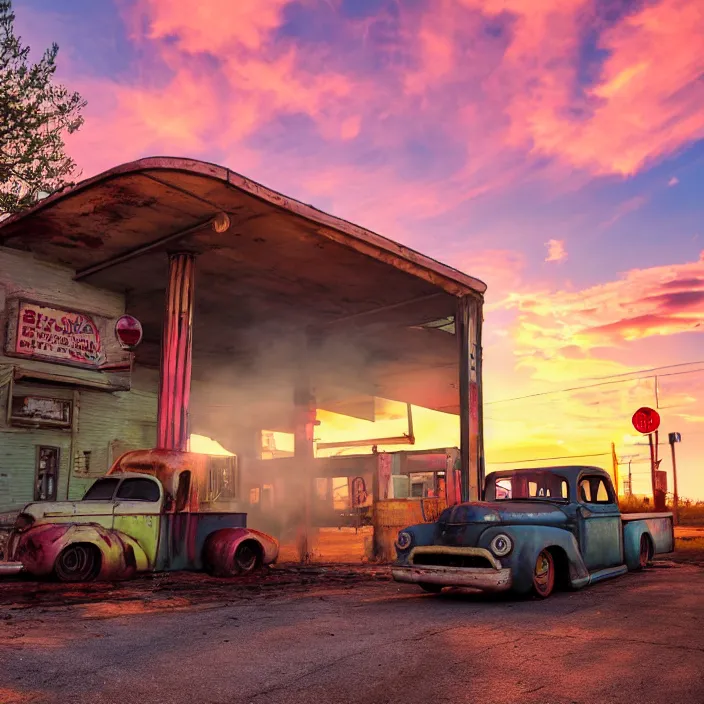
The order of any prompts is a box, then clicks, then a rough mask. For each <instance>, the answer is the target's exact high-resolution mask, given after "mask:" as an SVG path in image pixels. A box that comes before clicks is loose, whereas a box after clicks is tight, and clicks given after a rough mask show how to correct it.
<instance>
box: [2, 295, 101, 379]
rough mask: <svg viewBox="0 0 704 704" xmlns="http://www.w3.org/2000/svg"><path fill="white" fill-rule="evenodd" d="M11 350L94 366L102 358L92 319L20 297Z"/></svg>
mask: <svg viewBox="0 0 704 704" xmlns="http://www.w3.org/2000/svg"><path fill="white" fill-rule="evenodd" d="M14 351H15V353H16V354H19V355H23V356H28V357H34V358H38V359H47V360H51V361H53V362H68V363H73V364H82V365H87V366H98V365H99V364H100V363H101V362H102V361H103V360H104V354H103V350H102V346H101V342H100V333H99V332H98V327H97V326H96V324H95V322H94V321H93V319H92V318H91V317H89V316H87V315H85V314H84V313H75V312H70V311H65V310H59V309H57V308H50V307H48V306H41V305H37V304H35V303H29V302H27V301H21V302H20V304H19V307H18V313H17V335H16V339H15V350H14Z"/></svg>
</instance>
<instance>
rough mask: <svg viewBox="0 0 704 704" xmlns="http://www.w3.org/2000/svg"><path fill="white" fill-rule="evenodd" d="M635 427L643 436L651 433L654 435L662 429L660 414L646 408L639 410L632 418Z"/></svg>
mask: <svg viewBox="0 0 704 704" xmlns="http://www.w3.org/2000/svg"><path fill="white" fill-rule="evenodd" d="M632 422H633V427H634V428H635V429H636V430H637V431H638V432H639V433H643V435H648V434H649V433H654V432H655V431H656V430H657V429H658V428H659V427H660V414H659V413H658V412H657V411H655V410H653V409H652V408H648V407H647V406H644V407H643V408H639V409H638V410H637V411H636V412H635V413H634V414H633V418H632Z"/></svg>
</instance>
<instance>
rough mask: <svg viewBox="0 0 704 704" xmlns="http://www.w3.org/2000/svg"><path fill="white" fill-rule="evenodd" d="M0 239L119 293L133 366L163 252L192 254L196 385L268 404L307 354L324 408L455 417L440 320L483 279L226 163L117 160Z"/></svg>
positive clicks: (152, 334)
mask: <svg viewBox="0 0 704 704" xmlns="http://www.w3.org/2000/svg"><path fill="white" fill-rule="evenodd" d="M222 212H224V213H227V214H228V216H229V218H230V222H231V226H230V227H229V229H228V230H226V231H225V232H222V233H218V232H216V231H215V229H214V228H213V227H212V219H213V217H214V216H217V215H218V214H219V213H222ZM0 246H6V247H11V248H16V249H23V250H31V251H32V252H34V253H35V255H36V256H38V257H40V258H43V259H47V260H50V261H53V262H56V263H61V264H64V265H67V266H69V267H71V268H72V269H74V270H75V271H76V278H77V279H81V280H84V281H86V282H88V283H90V284H92V285H95V286H98V287H101V288H106V289H110V290H114V291H119V292H125V293H126V294H127V308H128V311H129V312H130V313H131V314H133V315H135V316H136V317H137V318H138V319H139V320H140V321H141V322H142V324H143V326H144V332H145V338H144V343H143V344H142V346H141V347H140V348H139V350H138V352H137V357H136V362H137V364H140V365H144V366H148V367H149V366H152V367H158V361H159V342H160V338H161V327H162V317H163V311H164V293H165V286H166V281H167V258H166V256H165V252H170V251H193V252H195V253H197V254H198V259H197V267H196V309H195V315H194V350H193V358H194V371H193V375H194V377H193V378H194V381H199V380H200V381H202V382H212V383H213V384H217V388H219V391H220V393H221V394H222V395H223V397H225V396H230V397H231V400H232V403H233V404H234V403H235V399H236V403H237V404H242V403H246V404H248V405H249V406H250V408H251V409H252V410H253V409H254V405H256V403H258V402H260V401H262V399H263V400H264V402H265V403H264V405H265V406H267V409H268V410H267V411H266V413H268V414H269V415H271V411H272V408H271V405H270V404H271V403H272V402H274V400H275V399H281V400H283V399H284V398H286V399H287V403H289V402H290V398H291V395H290V387H291V384H292V381H293V378H295V376H296V375H297V374H298V373H300V363H302V362H303V361H304V358H305V361H306V362H308V363H310V364H311V365H312V367H313V369H314V379H313V384H314V386H315V388H316V392H317V394H318V398H319V399H320V401H319V406H321V404H323V403H327V406H328V407H329V408H330V409H331V410H337V408H336V407H335V405H336V404H339V403H340V402H342V401H346V403H347V405H348V406H349V405H350V402H351V401H352V400H353V399H354V398H356V403H357V405H359V403H360V402H361V399H367V400H369V399H371V397H372V396H381V397H384V398H391V399H395V400H399V401H404V402H411V403H415V404H417V405H423V406H426V407H429V408H436V409H443V410H447V411H451V412H456V409H457V401H458V399H457V369H458V367H457V346H456V344H455V341H454V336H453V335H451V334H448V329H449V331H450V332H451V328H447V327H446V329H445V330H441V329H438V326H441V325H443V323H446V324H449V325H451V323H452V321H451V317H452V316H453V315H454V313H455V306H456V299H457V297H460V296H465V295H473V296H477V297H479V298H481V296H482V294H483V293H484V291H485V290H486V285H485V284H484V283H482V282H481V281H479V280H478V279H475V278H473V277H471V276H468V275H466V274H463V273H461V272H459V271H457V270H455V269H452V268H451V267H448V266H446V265H444V264H441V263H439V262H437V261H435V260H433V259H431V258H429V257H425V256H423V255H422V254H419V253H418V252H415V251H413V250H411V249H409V248H407V247H404V246H402V245H400V244H397V243H395V242H393V241H391V240H389V239H386V238H384V237H381V236H380V235H377V234H375V233H373V232H370V231H369V230H365V229H363V228H361V227H358V226H356V225H353V224H351V223H349V222H347V221H344V220H341V219H338V218H335V217H333V216H331V215H327V214H326V213H323V212H321V211H319V210H317V209H315V208H313V207H312V206H309V205H305V204H303V203H300V202H298V201H296V200H293V199H291V198H287V197H286V196H283V195H281V194H279V193H276V192H274V191H272V190H270V189H268V188H265V187H264V186H261V185H260V184H257V183H255V182H253V181H251V180H249V179H247V178H245V177H244V176H241V175H239V174H236V173H234V172H232V171H230V170H229V169H226V168H224V167H221V166H216V165H214V164H209V163H205V162H200V161H194V160H190V159H181V158H171V157H156V158H148V159H141V160H138V161H135V162H131V163H128V164H124V165H121V166H118V167H116V168H113V169H111V170H109V171H106V172H105V173H102V174H100V175H98V176H95V177H93V178H90V179H87V180H86V181H83V182H81V183H79V184H78V185H76V186H75V187H72V188H70V189H65V190H64V191H62V192H59V193H56V194H54V195H52V196H49V197H48V198H46V199H44V200H42V201H40V202H39V203H37V205H35V206H34V207H33V208H31V209H29V210H28V211H25V212H23V213H21V214H19V215H16V216H13V217H11V218H8V219H7V220H5V221H3V222H1V223H0ZM439 321H442V322H439ZM429 323H430V324H431V327H430V328H428V327H423V326H425V325H426V324H429ZM432 326H434V327H432ZM306 332H313V333H315V334H316V337H317V338H318V339H319V342H318V344H317V345H316V347H315V349H310V348H309V349H306V348H305V347H304V346H303V345H302V343H301V340H302V337H304V335H303V333H306ZM316 350H317V351H316ZM223 382H225V383H226V384H227V389H226V388H225V387H224V386H223ZM203 388H205V387H203ZM226 390H227V391H230V392H231V393H228V394H223V392H224V391H226ZM194 392H195V396H194V401H195V402H196V403H198V393H197V389H194ZM207 396H208V397H209V398H210V402H212V401H213V399H212V395H211V394H210V393H209V394H207ZM264 397H265V398H264ZM220 402H222V398H221V399H220ZM225 405H226V406H227V405H231V404H229V403H225ZM353 405H354V404H353ZM367 405H368V404H367ZM321 407H325V406H321ZM360 408H361V407H360ZM357 415H361V416H362V417H366V415H367V413H366V412H362V411H361V410H360V412H359V413H357ZM276 424H277V423H270V424H269V427H273V425H276ZM279 425H280V424H279ZM263 427H267V426H266V425H264V426H263Z"/></svg>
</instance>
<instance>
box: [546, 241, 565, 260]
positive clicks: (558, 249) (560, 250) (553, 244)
mask: <svg viewBox="0 0 704 704" xmlns="http://www.w3.org/2000/svg"><path fill="white" fill-rule="evenodd" d="M545 246H546V247H547V248H548V256H547V257H546V258H545V261H546V262H564V261H565V259H567V250H566V249H565V242H564V240H548V241H547V242H546V243H545Z"/></svg>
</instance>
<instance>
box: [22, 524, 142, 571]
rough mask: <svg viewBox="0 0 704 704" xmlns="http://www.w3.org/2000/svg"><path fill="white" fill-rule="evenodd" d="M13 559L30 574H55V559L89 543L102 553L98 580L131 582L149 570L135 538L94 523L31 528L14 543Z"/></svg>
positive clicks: (45, 525)
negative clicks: (68, 548)
mask: <svg viewBox="0 0 704 704" xmlns="http://www.w3.org/2000/svg"><path fill="white" fill-rule="evenodd" d="M13 542H14V559H16V560H18V561H19V562H21V563H22V565H23V566H24V569H25V570H26V571H27V572H29V573H30V574H32V575H34V576H37V577H42V576H48V575H50V574H52V573H53V571H54V565H55V563H56V558H57V557H58V556H59V554H60V553H61V551H62V550H63V549H64V548H66V547H68V546H69V545H72V544H76V543H88V544H90V545H95V546H96V547H97V548H98V550H100V555H101V562H100V572H99V574H98V577H97V578H98V579H101V580H120V579H129V578H130V577H133V576H134V575H135V574H136V573H137V572H143V571H144V570H147V569H148V568H149V564H148V561H147V556H146V555H145V553H144V550H142V548H141V547H140V546H139V544H138V543H137V542H135V541H134V540H133V539H132V538H130V537H129V536H127V535H125V534H124V533H121V532H119V531H115V530H108V529H106V528H103V527H102V526H100V525H97V524H95V523H88V524H85V523H84V524H77V523H48V524H44V525H38V526H35V527H33V528H30V529H29V530H27V531H26V532H23V533H20V534H19V535H18V536H16V537H15V539H14V541H13Z"/></svg>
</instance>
